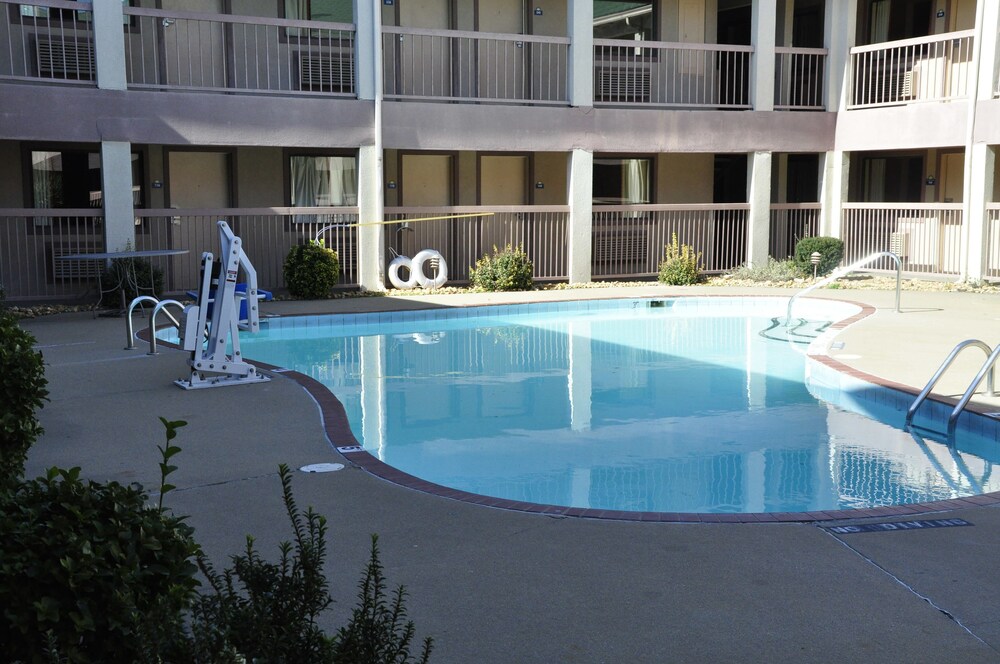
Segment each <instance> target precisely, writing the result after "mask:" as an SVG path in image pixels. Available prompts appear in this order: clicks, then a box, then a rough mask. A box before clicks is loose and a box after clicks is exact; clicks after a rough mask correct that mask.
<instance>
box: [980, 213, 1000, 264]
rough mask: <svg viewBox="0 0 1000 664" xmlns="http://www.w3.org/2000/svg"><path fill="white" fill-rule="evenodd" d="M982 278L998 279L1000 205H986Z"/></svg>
mask: <svg viewBox="0 0 1000 664" xmlns="http://www.w3.org/2000/svg"><path fill="white" fill-rule="evenodd" d="M984 253H985V254H986V258H985V263H986V264H985V265H984V266H983V267H984V272H983V276H984V277H985V278H987V279H991V280H996V279H1000V203H987V205H986V249H985V252H984Z"/></svg>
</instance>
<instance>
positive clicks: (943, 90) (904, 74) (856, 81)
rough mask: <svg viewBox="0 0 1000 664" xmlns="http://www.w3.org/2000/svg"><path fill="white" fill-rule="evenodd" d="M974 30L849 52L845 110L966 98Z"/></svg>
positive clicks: (858, 48) (857, 48) (884, 44)
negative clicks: (847, 91)
mask: <svg viewBox="0 0 1000 664" xmlns="http://www.w3.org/2000/svg"><path fill="white" fill-rule="evenodd" d="M974 37H975V31H974V30H964V31H962V32H949V33H947V34H943V35H933V36H930V37H919V38H916V39H903V40H900V41H893V42H886V43H882V44H872V45H870V46H857V47H855V48H852V49H851V95H850V98H849V101H848V108H868V107H873V106H890V105H893V104H908V103H912V102H918V101H945V100H950V99H964V98H966V97H967V96H968V89H969V82H970V81H969V72H970V69H971V64H972V57H973V52H972V51H973V49H972V47H973V40H974Z"/></svg>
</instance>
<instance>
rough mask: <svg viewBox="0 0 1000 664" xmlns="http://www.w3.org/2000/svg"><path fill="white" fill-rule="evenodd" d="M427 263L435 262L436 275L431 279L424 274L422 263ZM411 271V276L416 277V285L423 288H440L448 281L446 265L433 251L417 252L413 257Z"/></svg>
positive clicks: (441, 257)
mask: <svg viewBox="0 0 1000 664" xmlns="http://www.w3.org/2000/svg"><path fill="white" fill-rule="evenodd" d="M427 261H436V262H437V266H438V269H437V275H435V277H434V278H433V279H431V278H430V277H428V276H427V275H425V274H424V263H425V262H427ZM412 270H413V272H412V274H415V275H416V277H417V283H418V284H420V285H421V287H423V288H441V287H442V286H444V284H445V282H446V281H448V264H447V263H446V262H445V261H444V256H442V255H441V254H440V253H439V252H437V251H434V250H433V249H424V250H423V251H419V252H417V255H416V256H414V257H413V268H412Z"/></svg>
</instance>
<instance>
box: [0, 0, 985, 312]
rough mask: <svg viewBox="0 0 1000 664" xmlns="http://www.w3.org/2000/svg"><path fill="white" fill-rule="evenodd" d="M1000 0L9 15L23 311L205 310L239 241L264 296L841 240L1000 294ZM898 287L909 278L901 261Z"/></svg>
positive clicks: (226, 5) (723, 263)
mask: <svg viewBox="0 0 1000 664" xmlns="http://www.w3.org/2000/svg"><path fill="white" fill-rule="evenodd" d="M998 30H1000V3H996V2H992V1H990V0H979V1H978V2H976V0H754V1H753V2H750V1H749V0H646V1H642V2H623V1H620V0H534V1H531V2H525V1H523V0H353V1H352V0H198V1H195V0H155V1H154V0H132V1H130V2H120V1H119V0H93V1H92V2H75V1H71V0H36V2H34V3H32V4H25V3H21V2H13V1H12V0H0V284H2V285H3V286H4V288H5V290H6V292H7V296H8V298H9V299H12V300H38V299H47V298H48V299H55V298H63V299H65V298H70V297H74V296H78V295H79V294H80V293H81V292H82V291H83V290H84V287H85V286H86V285H87V284H88V283H89V282H91V281H92V280H93V278H94V277H95V274H96V270H98V269H99V268H100V265H99V263H98V262H97V261H75V260H61V259H60V257H61V256H64V255H68V254H77V253H87V252H100V251H105V250H108V251H110V250H117V249H123V248H125V247H132V248H135V249H186V250H188V253H187V254H184V255H179V256H170V257H162V258H156V259H155V261H154V262H155V263H156V264H157V265H158V266H160V267H161V268H162V269H163V270H164V271H165V274H166V278H167V288H168V290H171V291H182V290H185V289H188V288H192V287H195V286H196V283H197V279H198V267H199V263H200V256H201V253H202V252H203V251H217V250H218V248H217V247H216V246H215V245H216V235H215V231H214V222H215V220H216V219H227V220H229V221H230V223H231V225H232V226H233V227H234V229H235V230H236V232H237V233H238V234H239V235H240V236H241V237H242V238H243V240H244V243H245V245H246V247H247V250H248V253H249V254H250V257H251V260H252V261H253V262H254V265H255V266H256V267H257V269H258V274H259V281H260V284H261V286H262V287H265V288H281V287H282V286H283V279H282V275H281V264H282V260H283V258H284V256H285V254H286V253H287V251H288V249H289V248H290V247H291V246H293V245H295V244H298V243H301V242H304V241H306V240H308V239H311V238H314V237H321V238H324V239H325V240H326V242H327V245H328V246H332V247H334V248H336V249H337V250H338V252H339V254H340V257H341V263H342V266H343V277H342V284H343V285H344V286H345V287H354V286H359V287H362V288H366V289H380V288H383V287H384V286H385V283H386V273H385V268H386V265H387V264H388V262H389V261H390V260H391V258H392V257H393V255H394V254H402V255H408V256H412V255H414V254H415V253H416V252H417V251H419V250H421V249H424V248H431V249H436V250H438V251H440V252H441V253H442V254H443V255H444V257H445V259H446V261H447V262H448V265H449V273H450V274H451V277H452V279H453V280H454V281H456V282H462V281H465V280H467V279H468V269H469V266H470V265H473V264H474V263H475V260H476V258H478V257H479V256H481V255H483V254H484V253H488V252H490V251H491V250H492V249H493V247H494V246H504V245H506V244H507V243H511V244H514V245H518V244H520V245H523V246H524V247H525V250H526V251H527V252H528V254H529V255H530V256H531V258H532V260H533V261H534V265H535V276H536V278H537V279H541V280H554V281H559V280H562V281H570V282H585V281H590V280H600V279H628V278H645V277H650V276H652V275H654V274H655V273H656V269H657V263H658V262H659V260H660V259H661V258H662V255H663V246H664V245H665V244H666V243H668V242H669V241H670V240H671V238H672V237H673V235H674V234H676V235H677V237H678V239H679V241H681V242H683V243H685V244H690V245H693V246H694V247H695V249H696V250H697V251H700V252H701V253H702V256H703V262H704V267H705V270H706V271H708V272H724V271H727V270H731V269H733V268H735V267H738V266H740V265H743V264H746V263H751V264H761V263H763V262H765V261H766V260H767V259H768V257H774V258H779V259H780V258H785V257H787V256H788V255H789V254H790V253H791V252H792V250H793V248H794V245H795V242H796V241H797V239H799V238H801V237H804V236H808V235H832V236H836V237H840V238H841V239H843V240H844V242H845V246H846V253H847V255H846V259H847V260H848V261H855V260H858V259H862V258H864V257H865V256H868V255H869V254H871V253H873V252H878V251H893V252H895V253H896V254H898V255H899V256H900V257H901V259H902V261H903V269H904V271H905V272H907V273H911V274H914V275H928V276H934V277H944V278H951V279H994V278H1000V204H998V202H997V200H998V194H1000V182H998V174H997V170H996V168H995V155H996V148H997V146H998V145H1000V98H998V94H1000V92H998V83H997V60H998V58H997V50H998V45H997V41H998V39H997V38H998ZM872 267H873V268H876V269H879V268H882V269H884V268H888V267H889V265H888V264H887V263H882V262H875V263H873V264H872Z"/></svg>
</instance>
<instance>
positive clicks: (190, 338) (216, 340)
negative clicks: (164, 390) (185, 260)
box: [174, 220, 271, 390]
mask: <svg viewBox="0 0 1000 664" xmlns="http://www.w3.org/2000/svg"><path fill="white" fill-rule="evenodd" d="M216 225H217V226H218V229H219V245H220V250H219V262H218V266H216V261H215V257H214V256H212V254H211V253H210V252H207V251H206V252H205V253H203V254H202V255H201V285H200V286H199V288H198V300H197V302H196V303H195V304H189V305H187V306H186V307H184V313H183V314H182V317H181V324H180V328H179V329H180V341H181V347H182V348H183V349H184V350H186V351H190V353H191V357H190V358H189V359H188V365H190V367H191V374H190V376H189V377H188V378H186V379H184V378H182V379H179V380H176V381H174V384H175V385H177V386H178V387H181V388H183V389H185V390H197V389H204V388H208V387H224V386H226V385H246V384H253V383H265V382H267V381H269V380H271V379H270V378H269V377H267V376H264V375H262V374H259V373H257V368H256V367H255V366H253V365H252V364H250V363H248V362H245V361H243V356H242V354H241V353H240V337H239V331H240V329H241V328H242V329H245V330H247V331H248V332H250V333H251V334H254V333H257V332H259V331H260V313H259V305H258V297H259V295H260V293H259V292H258V288H257V271H256V270H255V269H254V267H253V264H252V263H251V262H250V259H249V258H248V257H247V255H246V252H245V251H243V242H242V240H240V238H238V237H236V236H235V235H234V234H233V231H232V230H231V229H230V228H229V224H227V223H226V222H225V221H222V220H220V221H218V222H217V223H216ZM241 268H242V269H243V272H244V273H245V275H246V276H245V280H246V284H247V285H246V294H245V296H242V297H240V296H239V295H238V294H237V292H236V281H237V275H238V274H239V271H240V269H241ZM213 269H214V270H215V272H216V274H217V275H218V276H217V277H215V279H217V281H218V283H217V284H213ZM213 286H214V287H213ZM241 301H245V302H246V320H245V321H243V322H242V324H241V321H240V303H241ZM206 332H207V333H206ZM230 346H231V351H232V352H231V353H230V352H227V350H229V348H230Z"/></svg>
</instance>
